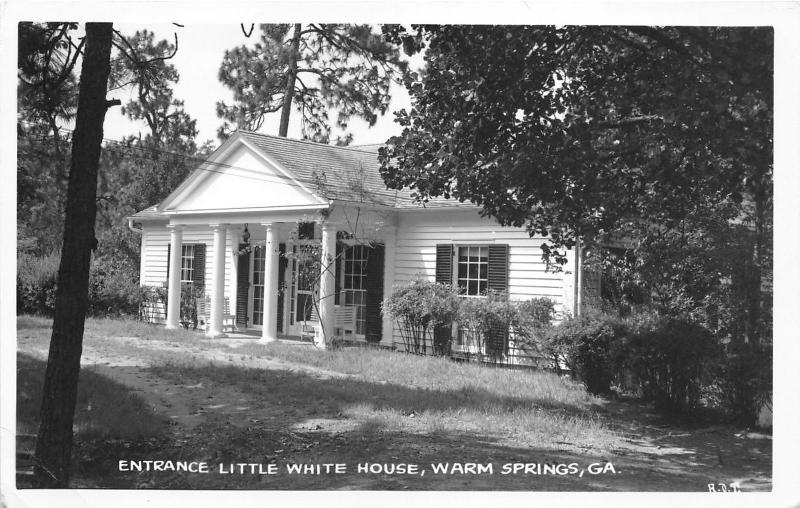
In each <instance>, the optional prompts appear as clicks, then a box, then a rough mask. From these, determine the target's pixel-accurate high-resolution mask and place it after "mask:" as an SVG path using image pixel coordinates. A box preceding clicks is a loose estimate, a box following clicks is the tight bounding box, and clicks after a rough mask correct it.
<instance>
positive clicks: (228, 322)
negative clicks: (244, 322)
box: [222, 296, 236, 332]
mask: <svg viewBox="0 0 800 508" xmlns="http://www.w3.org/2000/svg"><path fill="white" fill-rule="evenodd" d="M223 302H224V303H223V306H222V331H223V332H224V331H225V330H227V329H230V331H231V332H234V331H236V314H231V299H230V298H228V297H227V296H226V297H225V299H224V300H223Z"/></svg>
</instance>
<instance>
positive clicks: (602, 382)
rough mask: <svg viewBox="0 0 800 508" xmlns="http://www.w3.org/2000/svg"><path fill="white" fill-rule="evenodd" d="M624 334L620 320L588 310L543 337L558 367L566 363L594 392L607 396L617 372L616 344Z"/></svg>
mask: <svg viewBox="0 0 800 508" xmlns="http://www.w3.org/2000/svg"><path fill="white" fill-rule="evenodd" d="M623 334H624V327H623V325H622V323H621V321H620V320H619V318H617V317H616V316H614V315H611V314H607V313H603V312H599V311H589V312H586V313H584V314H583V315H581V316H580V317H578V318H573V317H569V318H567V319H565V320H564V321H562V322H561V323H560V324H559V325H558V326H555V327H553V328H552V329H550V330H549V331H548V333H547V334H545V337H544V350H545V351H547V352H548V353H549V355H550V356H551V357H552V358H553V361H554V363H555V364H556V365H557V366H558V365H561V364H562V363H563V364H565V365H566V366H567V368H569V369H570V372H571V373H572V375H573V376H575V377H577V378H579V379H580V380H581V381H583V382H584V384H585V385H586V388H587V389H588V390H589V391H590V392H591V393H594V394H607V393H609V392H610V391H611V383H612V382H613V380H614V378H615V376H616V373H617V364H618V358H617V357H616V356H615V350H614V347H615V342H616V341H617V340H618V339H620V338H621V337H622V336H623Z"/></svg>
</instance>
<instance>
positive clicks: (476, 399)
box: [151, 366, 770, 491]
mask: <svg viewBox="0 0 800 508" xmlns="http://www.w3.org/2000/svg"><path fill="white" fill-rule="evenodd" d="M151 371H152V372H154V373H156V374H157V375H159V376H161V377H165V378H169V379H171V380H173V381H174V382H175V383H181V384H190V383H191V384H194V383H198V382H202V383H203V384H204V385H205V386H207V387H209V388H210V389H213V387H214V385H220V386H223V385H224V386H235V387H236V388H238V390H239V391H240V392H243V393H245V394H249V395H251V396H252V397H251V398H252V399H253V400H257V401H260V402H261V403H263V404H264V406H265V408H266V411H269V410H272V411H273V416H275V417H276V418H277V421H272V422H270V423H264V422H263V421H259V420H252V419H251V420H249V421H248V423H247V424H246V425H234V424H232V423H231V421H230V420H228V421H226V418H224V417H223V418H209V419H207V420H206V422H205V423H202V424H200V425H199V426H197V427H196V428H195V429H194V431H193V433H194V436H193V437H191V438H190V439H189V441H188V442H187V443H184V444H183V445H182V446H181V447H180V448H176V449H175V451H174V453H179V454H182V457H183V458H185V459H187V460H206V461H209V462H210V463H212V464H216V463H230V462H245V463H276V464H278V465H279V466H281V467H283V466H285V465H286V464H293V463H294V464H297V463H313V464H321V463H345V464H348V473H347V474H345V475H324V474H323V475H286V474H284V475H278V476H274V477H272V476H270V477H259V476H258V475H255V476H253V475H221V474H220V475H211V476H209V477H206V478H203V479H202V481H201V480H200V479H198V478H193V477H190V476H187V475H183V476H181V475H173V476H172V477H170V478H165V477H156V476H153V477H152V478H153V481H154V482H166V484H165V483H160V485H161V488H226V489H246V488H263V489H301V490H314V489H366V490H374V489H388V490H393V489H404V488H408V489H414V490H575V491H583V490H589V491H597V490H611V491H704V490H706V489H707V485H708V483H714V482H723V481H724V482H731V481H735V480H739V479H742V478H744V479H749V481H750V483H748V484H746V485H747V488H751V489H754V488H758V489H761V490H764V489H769V487H770V480H769V474H770V473H769V471H770V463H769V461H768V460H766V461H765V460H759V461H757V462H752V461H750V462H747V460H746V459H747V457H746V456H744V455H742V456H740V457H739V458H738V459H737V461H735V462H732V465H731V466H730V467H727V466H722V465H719V464H717V463H716V462H715V460H716V456H715V455H714V450H715V449H714V446H715V444H714V443H713V442H699V441H691V440H685V441H683V444H684V445H686V447H682V448H678V447H677V444H678V443H677V442H676V443H675V445H676V446H675V449H674V450H665V451H664V453H659V454H658V455H649V454H645V453H640V452H636V451H632V450H625V449H616V448H614V449H602V448H592V447H587V449H586V450H585V451H584V452H581V451H578V450H576V449H575V448H574V447H573V446H571V445H575V444H576V443H580V442H581V440H583V439H585V436H581V435H580V433H581V432H593V431H596V432H602V431H603V429H599V430H598V429H596V428H594V427H592V426H591V425H585V426H584V425H582V424H581V423H580V422H579V423H578V424H577V426H576V427H575V428H573V429H565V428H563V427H564V426H565V425H566V424H565V423H564V422H565V420H564V419H555V420H554V421H553V423H554V426H553V427H548V421H547V417H546V416H544V417H537V413H536V411H535V410H534V411H532V412H529V411H527V410H528V409H529V407H530V406H531V405H534V404H535V401H534V400H517V399H511V400H509V399H503V398H498V397H496V396H494V395H491V396H488V395H487V394H485V393H482V392H481V391H479V390H472V391H471V393H469V394H466V395H465V394H462V393H459V392H455V393H454V392H447V391H442V392H437V391H435V390H425V389H409V388H405V387H402V386H396V385H390V384H380V383H370V382H365V381H363V380H359V379H353V378H336V379H320V378H317V377H312V376H309V375H307V374H304V373H298V372H285V371H263V370H256V369H243V368H238V367H214V366H208V367H194V368H187V367H175V366H169V367H159V368H153V369H151ZM354 407H355V408H363V410H362V411H355V412H354V411H353V408H354ZM520 410H522V411H520ZM266 411H265V410H260V411H258V412H256V413H254V414H257V415H261V414H264V413H265V412H266ZM431 412H449V413H450V414H452V415H454V418H453V419H451V420H448V421H447V422H446V423H443V424H441V425H440V426H438V427H436V428H433V429H431V428H428V427H426V426H425V425H424V424H422V423H421V420H424V419H425V415H426V414H430V413H431ZM473 413H479V414H473ZM259 417H260V418H264V417H262V416H259ZM472 419H475V420H479V419H483V421H485V422H486V423H488V426H486V427H483V428H481V426H480V425H477V424H476V425H472V426H470V425H469V423H470V420H472ZM525 420H528V421H525ZM347 421H349V422H350V423H352V424H353V425H351V426H349V427H348V426H346V425H342V423H344V422H347ZM558 422H561V428H555V424H558ZM473 423H474V422H473ZM298 424H300V425H298ZM417 424H419V426H416V427H415V425H417ZM476 426H477V428H475V427H476ZM537 427H538V428H537ZM536 431H541V432H542V434H543V435H542V436H541V440H540V441H539V442H538V443H536V442H531V443H530V444H524V440H522V439H515V438H519V437H521V436H522V434H524V433H525V432H536ZM509 433H511V434H512V435H511V436H508V434H509ZM514 433H516V434H514ZM565 433H566V434H565ZM720 437H722V436H720ZM601 439H602V437H601ZM608 439H613V438H608ZM559 441H560V443H559ZM606 444H614V443H611V442H609V443H606ZM693 447H696V448H693ZM189 450H191V451H190V452H189ZM751 451H752V450H751ZM745 453H746V452H745ZM763 458H764V457H762V459H763ZM712 459H713V460H712ZM365 462H370V463H381V464H398V463H416V464H419V465H420V466H421V467H427V468H428V475H425V476H419V475H391V474H364V473H361V474H359V473H357V472H356V468H357V467H358V464H362V463H365ZM440 462H449V463H456V462H458V463H465V462H474V463H480V464H493V467H494V470H493V473H492V474H483V475H441V474H440V475H435V474H432V471H431V466H430V464H432V463H440ZM607 462H611V463H612V464H613V467H614V472H611V471H608V470H607V471H606V472H605V474H597V475H593V474H588V473H587V474H586V475H584V476H578V475H576V474H559V473H550V474H546V475H541V474H530V473H529V474H508V475H504V474H502V467H503V465H504V464H513V463H534V464H550V465H553V466H557V465H558V464H577V465H578V466H579V467H580V468H581V469H584V470H585V469H586V468H587V467H588V466H589V464H605V463H607ZM745 462H747V463H745ZM212 467H213V466H212ZM562 470H563V467H562Z"/></svg>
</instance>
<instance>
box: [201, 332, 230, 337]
mask: <svg viewBox="0 0 800 508" xmlns="http://www.w3.org/2000/svg"><path fill="white" fill-rule="evenodd" d="M227 336H228V335H227V334H226V333H225V332H215V331H209V332H207V333H206V337H208V338H209V339H222V338H224V337H227Z"/></svg>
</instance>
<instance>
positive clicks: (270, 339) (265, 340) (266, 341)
mask: <svg viewBox="0 0 800 508" xmlns="http://www.w3.org/2000/svg"><path fill="white" fill-rule="evenodd" d="M277 341H278V339H277V338H276V337H263V336H262V337H261V338H260V339H258V343H259V344H269V343H272V342H277Z"/></svg>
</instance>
